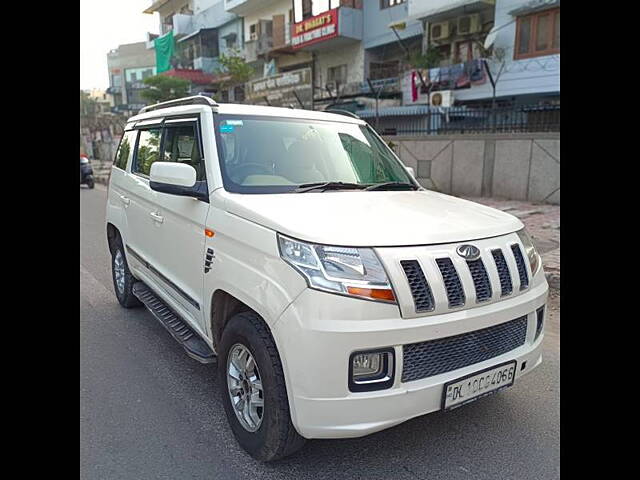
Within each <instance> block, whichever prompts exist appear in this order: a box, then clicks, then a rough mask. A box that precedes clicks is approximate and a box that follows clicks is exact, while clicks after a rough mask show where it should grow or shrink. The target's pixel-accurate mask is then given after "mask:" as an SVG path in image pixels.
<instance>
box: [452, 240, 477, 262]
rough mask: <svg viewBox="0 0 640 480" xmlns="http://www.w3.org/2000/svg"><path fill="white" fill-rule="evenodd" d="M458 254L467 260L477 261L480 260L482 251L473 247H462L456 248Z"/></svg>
mask: <svg viewBox="0 0 640 480" xmlns="http://www.w3.org/2000/svg"><path fill="white" fill-rule="evenodd" d="M456 253H457V254H458V255H460V256H461V257H462V258H464V259H465V260H477V259H478V258H480V249H479V248H478V247H474V246H473V245H468V244H466V245H460V246H459V247H458V248H456Z"/></svg>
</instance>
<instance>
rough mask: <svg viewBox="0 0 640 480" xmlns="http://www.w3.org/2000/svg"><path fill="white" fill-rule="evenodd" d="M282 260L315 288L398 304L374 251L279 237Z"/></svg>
mask: <svg viewBox="0 0 640 480" xmlns="http://www.w3.org/2000/svg"><path fill="white" fill-rule="evenodd" d="M278 244H279V246H280V256H281V257H282V259H283V260H284V261H285V262H287V263H288V264H289V265H291V266H292V267H293V268H295V269H296V270H297V271H298V272H300V273H301V274H302V276H303V277H304V278H305V279H306V280H307V284H308V285H309V287H311V288H315V289H317V290H322V291H325V292H333V293H340V294H343V295H350V296H354V297H360V298H367V299H369V300H376V301H380V302H387V303H396V297H395V295H394V294H393V289H392V288H391V283H390V282H389V279H388V278H387V274H386V273H385V271H384V268H383V267H382V264H381V263H380V260H378V257H377V256H376V254H375V253H374V251H373V250H372V249H370V248H349V247H331V246H327V245H316V244H312V243H306V242H301V241H299V240H293V239H291V238H287V237H284V236H282V235H278Z"/></svg>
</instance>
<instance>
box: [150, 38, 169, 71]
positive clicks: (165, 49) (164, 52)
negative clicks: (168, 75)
mask: <svg viewBox="0 0 640 480" xmlns="http://www.w3.org/2000/svg"><path fill="white" fill-rule="evenodd" d="M153 46H154V47H155V49H156V71H157V73H162V72H166V71H167V70H170V69H171V57H173V51H174V41H173V31H171V32H169V33H167V34H165V35H163V36H161V37H158V38H156V39H155V40H154V41H153Z"/></svg>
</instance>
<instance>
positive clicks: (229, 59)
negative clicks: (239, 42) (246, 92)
mask: <svg viewBox="0 0 640 480" xmlns="http://www.w3.org/2000/svg"><path fill="white" fill-rule="evenodd" d="M218 61H219V63H220V66H219V67H218V69H217V71H216V73H217V74H218V75H229V78H228V79H226V80H224V81H222V82H220V84H219V85H220V88H229V87H234V86H236V85H242V86H243V88H244V84H245V83H246V82H248V81H249V80H250V79H251V77H252V75H253V72H254V70H253V67H252V66H251V65H249V64H248V63H247V62H246V61H245V59H244V57H243V56H242V55H241V54H240V52H238V51H236V50H229V51H228V53H226V54H225V53H223V54H222V55H220V57H218Z"/></svg>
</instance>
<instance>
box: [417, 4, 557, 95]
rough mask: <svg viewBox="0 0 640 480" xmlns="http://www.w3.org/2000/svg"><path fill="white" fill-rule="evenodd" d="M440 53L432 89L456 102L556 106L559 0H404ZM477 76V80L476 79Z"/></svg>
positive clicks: (432, 71)
mask: <svg viewBox="0 0 640 480" xmlns="http://www.w3.org/2000/svg"><path fill="white" fill-rule="evenodd" d="M408 6H409V15H410V17H412V18H417V19H420V20H421V21H422V22H424V25H425V31H426V32H427V33H428V35H426V40H427V41H426V46H427V48H428V47H432V48H434V49H437V50H438V51H439V52H441V53H442V61H441V64H440V65H438V67H440V68H434V69H431V70H430V71H429V77H430V87H431V88H430V90H431V91H437V90H450V91H451V95H450V96H449V98H450V100H451V101H452V102H455V103H456V104H466V105H473V104H478V103H484V104H487V103H489V102H490V101H492V99H493V96H494V85H495V98H496V99H497V102H498V104H520V103H527V104H530V103H533V102H539V101H542V102H547V103H548V102H559V100H560V1H559V0H484V1H479V0H465V1H450V0H431V1H429V2H425V1H421V0H408ZM474 76H475V78H474Z"/></svg>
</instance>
